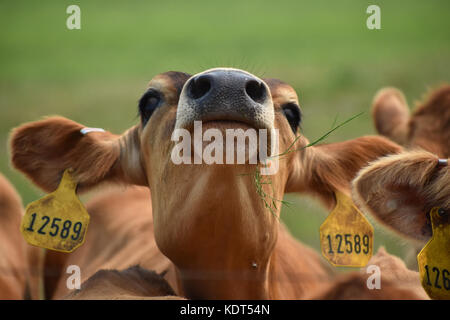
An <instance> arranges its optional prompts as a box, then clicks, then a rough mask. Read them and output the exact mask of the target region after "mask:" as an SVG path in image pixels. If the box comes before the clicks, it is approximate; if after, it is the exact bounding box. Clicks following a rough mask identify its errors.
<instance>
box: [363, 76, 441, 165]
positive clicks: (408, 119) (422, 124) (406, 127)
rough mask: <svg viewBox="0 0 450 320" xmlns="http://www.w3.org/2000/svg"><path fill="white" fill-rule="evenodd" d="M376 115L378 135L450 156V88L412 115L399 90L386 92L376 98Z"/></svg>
mask: <svg viewBox="0 0 450 320" xmlns="http://www.w3.org/2000/svg"><path fill="white" fill-rule="evenodd" d="M372 116H373V119H374V123H375V127H376V128H377V130H378V132H379V133H380V134H382V135H385V136H387V137H389V138H391V139H392V140H393V141H396V142H397V143H400V144H402V145H404V146H406V147H414V148H416V147H420V148H422V149H424V150H427V151H430V152H432V153H434V154H436V155H437V156H438V157H441V158H448V157H450V143H449V141H450V85H443V86H441V87H440V88H438V89H436V90H434V91H432V92H431V93H430V94H429V95H428V97H427V98H426V99H425V100H424V102H422V103H420V104H419V105H418V106H417V107H416V109H415V110H414V112H413V113H412V115H411V116H410V115H409V111H408V105H407V103H406V99H405V98H404V95H403V94H402V93H401V92H400V91H399V90H397V89H394V88H385V89H382V90H380V92H379V93H378V94H377V95H376V96H375V99H374V102H373V105H372Z"/></svg>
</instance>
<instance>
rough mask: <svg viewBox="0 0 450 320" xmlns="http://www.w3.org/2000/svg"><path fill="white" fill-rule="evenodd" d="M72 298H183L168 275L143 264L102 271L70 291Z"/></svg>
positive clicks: (69, 297) (70, 297)
mask: <svg viewBox="0 0 450 320" xmlns="http://www.w3.org/2000/svg"><path fill="white" fill-rule="evenodd" d="M66 299H68V300H110V299H121V300H147V299H151V300H162V299H164V300H179V299H181V298H179V297H176V296H175V292H174V291H173V289H172V288H171V287H170V286H169V284H168V283H167V281H166V280H164V278H163V277H162V276H161V275H159V274H157V273H156V272H154V271H148V270H146V269H143V268H141V267H139V266H134V267H131V268H128V269H126V270H122V271H117V270H100V271H97V272H96V273H95V274H94V275H93V276H92V277H90V278H89V279H88V280H87V281H86V282H84V283H83V284H82V286H81V288H80V289H77V290H75V291H74V292H72V293H71V294H69V295H68V296H67V297H66Z"/></svg>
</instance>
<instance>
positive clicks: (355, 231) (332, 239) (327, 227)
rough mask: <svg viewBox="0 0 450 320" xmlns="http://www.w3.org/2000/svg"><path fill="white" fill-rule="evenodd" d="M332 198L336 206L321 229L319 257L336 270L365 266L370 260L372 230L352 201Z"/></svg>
mask: <svg viewBox="0 0 450 320" xmlns="http://www.w3.org/2000/svg"><path fill="white" fill-rule="evenodd" d="M335 195H336V207H335V208H334V209H333V211H331V213H330V214H329V215H328V217H327V219H326V220H325V221H324V222H323V223H322V225H321V226H320V246H321V249H322V255H323V256H324V257H325V258H326V259H327V260H328V261H329V262H330V263H331V264H332V265H334V266H336V267H364V266H365V265H366V264H367V262H368V261H369V259H370V258H371V257H372V247H373V227H372V225H371V224H370V222H369V221H368V220H367V219H366V218H365V217H364V215H363V214H362V213H361V212H360V211H359V210H358V209H357V208H356V207H355V205H354V204H353V201H352V199H351V198H349V197H347V196H346V195H345V194H343V193H340V192H336V194H335Z"/></svg>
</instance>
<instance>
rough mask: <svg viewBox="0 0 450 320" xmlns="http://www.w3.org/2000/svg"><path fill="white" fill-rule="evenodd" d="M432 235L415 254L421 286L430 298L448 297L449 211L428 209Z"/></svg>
mask: <svg viewBox="0 0 450 320" xmlns="http://www.w3.org/2000/svg"><path fill="white" fill-rule="evenodd" d="M430 219H431V228H432V230H433V236H432V237H431V240H430V241H428V243H427V244H426V245H425V247H423V249H422V250H421V251H420V252H419V254H418V255H417V262H418V264H419V274H420V279H421V281H422V286H423V288H424V289H425V291H426V292H427V293H428V295H429V296H430V298H431V299H450V212H448V211H445V210H443V209H440V208H433V209H431V211H430Z"/></svg>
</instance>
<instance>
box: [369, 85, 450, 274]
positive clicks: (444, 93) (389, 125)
mask: <svg viewBox="0 0 450 320" xmlns="http://www.w3.org/2000/svg"><path fill="white" fill-rule="evenodd" d="M372 117H373V120H374V124H375V127H376V129H377V131H378V133H380V134H382V135H384V136H386V137H388V138H390V139H392V140H393V141H395V142H397V143H399V144H401V145H403V146H404V147H406V148H408V149H418V148H419V149H423V150H426V151H429V152H431V153H434V154H435V155H436V156H437V157H439V158H448V157H450V143H449V141H450V85H442V86H441V87H440V88H437V89H435V90H432V91H430V93H429V94H428V96H427V97H426V98H425V99H424V100H423V101H422V102H421V103H419V104H417V106H416V108H415V109H414V111H413V113H412V114H411V115H410V111H409V108H408V104H407V102H406V98H405V96H404V94H403V93H402V92H401V91H400V90H398V89H396V88H384V89H381V90H380V91H379V92H378V93H377V94H376V95H375V98H374V100H373V104H372ZM411 245H412V248H411V250H410V252H409V253H408V254H407V257H406V261H407V264H408V266H410V267H411V268H417V263H416V256H417V253H418V252H419V250H420V249H421V248H422V245H423V243H419V244H414V243H412V244H411Z"/></svg>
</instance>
